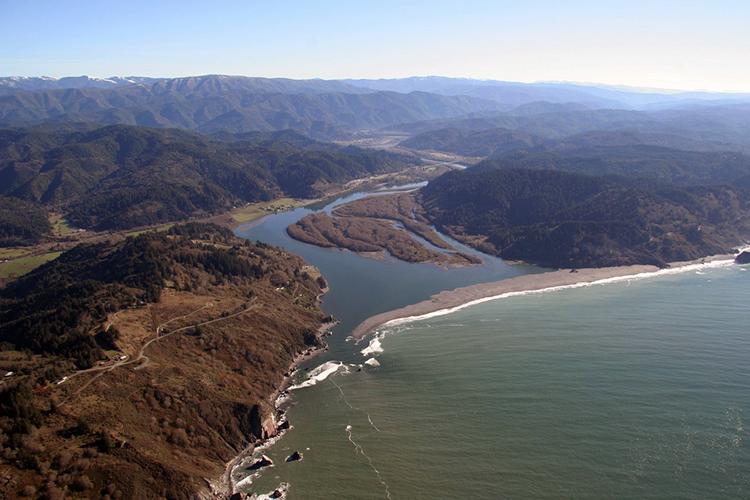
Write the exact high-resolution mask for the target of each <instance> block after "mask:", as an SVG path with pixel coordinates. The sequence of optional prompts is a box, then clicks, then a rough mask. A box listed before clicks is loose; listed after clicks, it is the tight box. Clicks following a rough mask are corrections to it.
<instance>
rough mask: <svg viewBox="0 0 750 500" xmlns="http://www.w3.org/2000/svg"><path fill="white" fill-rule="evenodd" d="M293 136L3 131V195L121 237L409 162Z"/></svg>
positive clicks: (308, 192)
mask: <svg viewBox="0 0 750 500" xmlns="http://www.w3.org/2000/svg"><path fill="white" fill-rule="evenodd" d="M411 162H412V160H410V159H408V158H407V157H404V156H402V155H397V154H393V153H386V152H382V151H374V150H365V149H360V148H356V147H341V146H335V145H332V144H323V143H319V142H316V141H313V140H311V139H308V138H305V137H303V136H300V135H299V134H296V133H294V132H290V131H287V132H274V133H255V134H250V135H248V136H238V137H236V138H235V137H232V136H229V137H224V138H223V139H222V140H214V139H209V138H206V137H204V136H200V135H197V134H194V133H190V132H185V131H180V130H174V129H149V128H144V127H131V126H124V125H115V126H109V127H102V128H93V129H92V128H91V127H87V126H81V127H79V129H76V128H75V127H65V128H63V129H62V130H56V129H54V128H52V127H50V126H43V127H36V128H32V129H9V130H2V131H0V195H3V196H7V197H14V198H19V199H21V200H24V201H27V202H30V203H34V204H38V205H44V206H48V207H50V206H54V207H62V209H63V210H64V211H65V212H66V214H67V216H68V218H69V219H70V220H71V221H72V222H73V223H74V224H75V225H77V226H79V227H83V228H97V229H122V228H128V227H133V226H140V225H145V224H152V223H158V222H163V221H170V220H179V219H184V218H187V217H189V216H192V215H198V214H210V213H214V212H217V211H220V210H226V209H228V208H231V207H232V206H233V205H235V204H239V203H245V202H252V201H259V200H269V199H272V198H275V197H278V196H282V195H288V196H294V197H301V198H304V197H315V196H317V195H319V194H320V193H321V189H324V188H325V186H326V185H329V184H331V183H340V182H345V181H348V180H351V179H353V178H355V177H362V176H367V175H371V174H377V173H383V172H389V171H394V170H398V169H401V168H403V167H404V166H406V165H408V164H410V163H411Z"/></svg>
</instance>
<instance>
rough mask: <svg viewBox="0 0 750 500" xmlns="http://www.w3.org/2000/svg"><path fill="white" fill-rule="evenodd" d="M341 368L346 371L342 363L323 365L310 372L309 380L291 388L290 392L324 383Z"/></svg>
mask: <svg viewBox="0 0 750 500" xmlns="http://www.w3.org/2000/svg"><path fill="white" fill-rule="evenodd" d="M340 368H344V369H346V365H344V363H342V362H340V361H326V362H325V363H323V364H322V365H320V366H318V367H315V368H313V369H312V370H310V373H308V375H307V380H305V381H304V382H301V383H299V384H297V385H293V386H291V387H290V388H289V389H288V390H290V391H293V390H296V389H302V388H304V387H312V386H314V385H315V384H317V383H318V382H322V381H324V380H325V379H327V378H328V377H330V376H331V375H333V374H334V373H336V372H337V371H338V370H339V369H340Z"/></svg>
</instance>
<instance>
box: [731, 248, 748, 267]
mask: <svg viewBox="0 0 750 500" xmlns="http://www.w3.org/2000/svg"><path fill="white" fill-rule="evenodd" d="M734 261H735V262H736V263H737V264H750V251H747V250H746V251H744V252H741V253H740V254H739V255H738V256H737V258H735V259H734Z"/></svg>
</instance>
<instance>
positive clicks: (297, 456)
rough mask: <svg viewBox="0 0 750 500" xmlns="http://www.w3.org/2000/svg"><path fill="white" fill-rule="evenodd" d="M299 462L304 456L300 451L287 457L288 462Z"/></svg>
mask: <svg viewBox="0 0 750 500" xmlns="http://www.w3.org/2000/svg"><path fill="white" fill-rule="evenodd" d="M298 460H302V454H301V453H300V452H298V451H295V452H294V453H292V454H291V455H289V456H288V457H286V461H287V462H297V461H298Z"/></svg>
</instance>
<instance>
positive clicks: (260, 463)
mask: <svg viewBox="0 0 750 500" xmlns="http://www.w3.org/2000/svg"><path fill="white" fill-rule="evenodd" d="M270 465H273V460H271V457H269V456H268V455H261V456H260V458H259V459H258V460H256V461H255V462H253V463H251V464H250V466H249V467H248V468H247V470H250V471H255V470H258V469H262V468H264V467H268V466H270Z"/></svg>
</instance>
